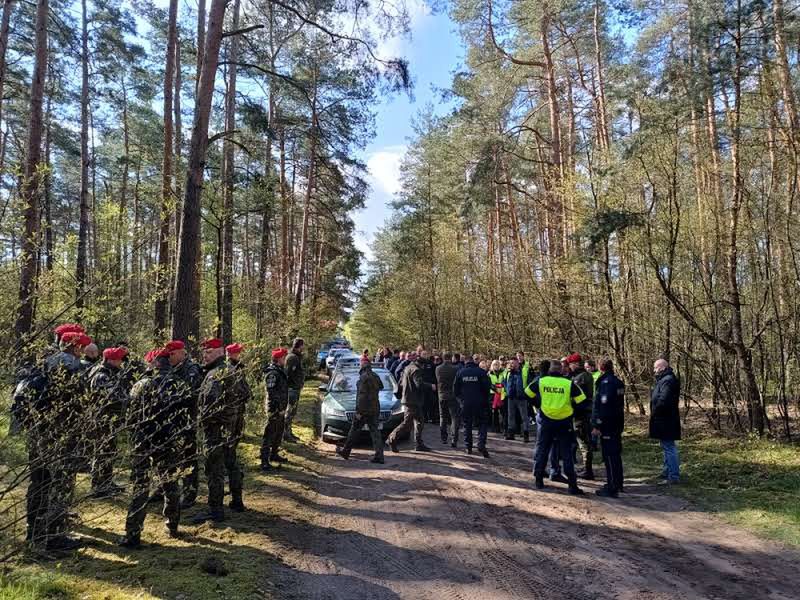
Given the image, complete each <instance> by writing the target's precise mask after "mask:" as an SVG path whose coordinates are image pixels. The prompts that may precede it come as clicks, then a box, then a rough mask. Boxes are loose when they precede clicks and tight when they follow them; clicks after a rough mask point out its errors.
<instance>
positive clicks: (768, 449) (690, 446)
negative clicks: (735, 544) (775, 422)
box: [624, 421, 800, 547]
mask: <svg viewBox="0 0 800 600" xmlns="http://www.w3.org/2000/svg"><path fill="white" fill-rule="evenodd" d="M684 437H685V438H686V439H684V440H683V441H681V442H679V449H680V454H681V478H682V479H683V484H682V485H680V486H675V487H671V488H669V489H668V492H669V493H671V494H675V495H677V496H680V497H683V498H686V499H688V500H691V501H692V502H694V503H695V504H696V505H697V506H698V507H699V508H701V509H703V510H706V511H709V512H712V513H715V514H717V515H718V516H720V517H721V518H722V519H723V520H725V521H727V522H729V523H731V524H733V525H736V526H739V527H742V528H745V529H748V530H750V531H752V532H754V533H756V534H758V535H760V536H762V537H765V538H768V539H772V540H777V541H780V542H783V543H786V544H789V545H791V546H795V547H800V503H798V500H797V499H798V496H800V451H798V450H799V449H798V447H797V446H795V445H792V444H785V443H778V442H775V441H772V440H766V439H758V438H745V439H738V438H737V439H732V438H727V437H723V436H720V435H710V434H708V433H703V432H698V431H689V432H688V434H687V435H685V436H684ZM624 460H625V468H626V474H625V475H626V478H631V479H643V478H648V477H653V476H654V475H658V474H659V473H660V471H661V463H662V454H661V449H660V447H659V445H658V442H657V441H656V440H649V439H647V437H646V431H645V423H643V422H642V421H634V422H633V423H632V426H631V427H630V431H629V433H628V434H627V435H626V438H625V454H624Z"/></svg>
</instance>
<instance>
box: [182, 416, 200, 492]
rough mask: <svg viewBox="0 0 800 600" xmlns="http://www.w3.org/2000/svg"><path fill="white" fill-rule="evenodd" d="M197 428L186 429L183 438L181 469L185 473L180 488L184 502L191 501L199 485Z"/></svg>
mask: <svg viewBox="0 0 800 600" xmlns="http://www.w3.org/2000/svg"><path fill="white" fill-rule="evenodd" d="M197 453H198V449H197V429H195V428H194V427H192V428H191V430H189V431H187V432H186V434H185V435H184V439H183V462H182V463H181V469H182V470H184V471H185V472H186V473H187V474H186V475H184V476H183V482H182V486H181V487H182V490H183V500H184V502H185V501H187V500H189V501H192V500H194V499H195V498H196V497H197V488H198V487H199V485H200V474H199V467H198V460H197V457H198V454H197Z"/></svg>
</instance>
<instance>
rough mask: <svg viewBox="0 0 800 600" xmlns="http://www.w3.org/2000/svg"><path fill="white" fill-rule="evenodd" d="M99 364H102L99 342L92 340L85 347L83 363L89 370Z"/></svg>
mask: <svg viewBox="0 0 800 600" xmlns="http://www.w3.org/2000/svg"><path fill="white" fill-rule="evenodd" d="M98 364H100V348H98V347H97V344H95V343H94V342H92V343H91V344H88V345H87V346H86V348H84V349H83V358H81V365H83V368H84V369H85V370H87V371H88V370H89V369H91V368H92V367H94V366H96V365H98Z"/></svg>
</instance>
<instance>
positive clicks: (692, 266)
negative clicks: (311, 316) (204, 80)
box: [350, 0, 800, 438]
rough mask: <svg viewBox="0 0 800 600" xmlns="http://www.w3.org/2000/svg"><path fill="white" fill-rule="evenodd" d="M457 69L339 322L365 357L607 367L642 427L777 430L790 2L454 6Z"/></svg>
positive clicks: (793, 102)
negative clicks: (679, 411) (649, 419)
mask: <svg viewBox="0 0 800 600" xmlns="http://www.w3.org/2000/svg"><path fill="white" fill-rule="evenodd" d="M450 10H451V18H452V19H453V20H454V22H455V23H457V25H458V28H459V33H460V35H461V38H462V42H463V44H464V46H465V48H466V50H465V52H466V55H465V64H464V65H463V68H462V69H460V70H459V71H458V72H456V73H455V74H454V77H453V80H452V85H451V87H450V89H448V90H446V92H445V95H444V98H445V99H446V100H447V101H448V102H450V103H452V105H453V106H454V109H453V110H452V111H450V112H449V113H448V114H441V113H436V112H434V111H430V110H428V111H423V112H422V113H421V114H420V116H419V118H418V120H417V122H416V125H415V126H416V134H415V137H414V139H413V140H412V143H411V145H410V146H409V151H408V153H407V155H406V157H405V160H404V163H403V166H402V191H401V193H400V194H399V195H398V197H397V198H396V199H395V201H394V205H393V211H392V215H391V217H390V218H389V219H388V220H387V222H386V225H385V226H384V227H383V229H382V230H381V232H380V234H379V236H378V237H377V240H376V242H375V248H374V252H375V258H374V260H373V262H372V263H371V264H370V265H369V268H368V273H367V277H366V284H365V286H364V288H363V290H362V291H361V296H360V302H359V304H358V306H357V308H356V310H355V312H354V314H353V318H352V320H351V323H350V329H351V331H352V333H353V336H354V337H355V338H356V339H359V341H360V345H367V346H373V345H376V344H382V343H384V340H394V341H396V342H397V343H398V344H399V345H407V346H410V345H412V344H414V343H415V340H423V341H424V342H425V343H427V344H429V345H431V346H433V347H446V348H453V349H461V350H467V351H472V350H473V349H480V350H482V351H483V350H486V351H490V352H494V353H502V352H505V353H513V352H514V351H515V350H517V349H525V350H527V351H528V352H529V353H532V354H533V355H535V356H540V355H541V356H550V355H552V356H563V355H565V354H567V353H568V352H571V351H573V350H574V349H579V350H581V351H583V352H586V353H589V354H591V355H593V356H603V355H608V356H610V357H612V358H613V359H614V360H615V361H616V362H617V364H618V365H620V368H621V372H622V373H623V374H624V378H625V379H626V381H627V382H628V383H629V385H630V386H631V388H630V389H631V391H632V394H631V395H630V396H631V397H630V398H629V402H630V404H631V409H632V410H635V411H639V412H642V414H644V411H645V406H646V405H647V400H648V398H647V393H648V387H647V386H648V385H649V384H650V383H651V382H652V373H651V366H652V364H653V360H655V359H656V358H658V357H660V356H663V357H666V358H668V359H670V360H671V362H672V363H673V364H674V365H676V366H677V367H678V368H679V369H680V371H681V373H682V378H683V389H682V392H683V400H684V412H685V415H688V414H689V413H694V414H696V415H700V416H701V419H702V420H703V421H704V422H705V423H706V424H707V425H709V426H711V427H712V428H714V429H717V430H720V429H725V430H728V431H732V432H742V433H747V432H754V433H756V434H758V435H763V434H765V433H771V434H773V435H775V436H779V437H784V438H790V437H791V436H792V435H793V434H795V433H796V426H794V425H793V420H794V418H795V417H796V416H797V406H798V397H797V394H796V389H797V385H798V382H799V381H800V373H799V372H798V366H799V365H798V359H799V358H800V356H798V344H797V336H798V324H800V322H799V321H798V316H799V314H798V305H797V300H796V296H795V293H796V287H797V283H798V274H800V271H799V270H798V269H799V268H800V267H798V246H797V241H796V237H797V232H798V220H797V208H796V203H797V201H798V197H797V195H798V182H799V181H800V179H799V177H800V173H799V169H800V163H799V162H798V151H799V148H800V146H798V141H800V138H798V121H797V120H798V106H797V77H798V72H797V69H798V58H799V57H800V46H799V45H798V44H799V43H800V37H799V36H798V33H799V31H798V20H797V10H798V5H797V4H796V3H785V2H783V1H782V0H776V1H772V2H763V1H761V0H757V1H753V2H749V1H746V0H736V1H733V2H730V1H721V2H717V1H705V0H699V1H697V0H687V1H685V2H672V1H657V2H632V3H625V2H619V3H618V2H612V3H606V2H599V1H563V2H505V1H500V2H498V1H497V0H488V1H480V2H476V1H473V0H459V1H456V2H453V3H452V5H451V9H450Z"/></svg>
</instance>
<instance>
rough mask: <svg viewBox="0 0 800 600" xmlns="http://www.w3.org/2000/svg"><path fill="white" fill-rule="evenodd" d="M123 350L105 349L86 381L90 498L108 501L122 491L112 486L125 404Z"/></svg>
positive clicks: (126, 392)
mask: <svg viewBox="0 0 800 600" xmlns="http://www.w3.org/2000/svg"><path fill="white" fill-rule="evenodd" d="M127 354H128V351H127V350H126V349H125V348H119V347H115V348H106V349H105V350H103V361H102V362H101V363H100V364H99V365H98V366H97V368H95V369H93V371H92V375H91V378H90V379H89V393H88V394H87V397H88V411H87V417H88V422H89V423H90V425H91V427H92V428H93V431H92V438H93V439H92V440H91V441H92V446H93V447H92V453H91V457H92V467H91V473H92V496H93V497H95V498H108V497H112V496H116V495H117V494H119V493H120V492H121V491H122V490H123V488H121V487H119V486H117V485H116V484H115V483H114V479H113V476H114V457H115V456H116V453H117V432H118V431H119V426H120V422H121V420H122V417H123V410H124V407H125V406H126V405H127V403H128V389H127V386H126V385H125V381H124V378H123V375H124V373H123V370H122V361H123V359H124V358H125V356H126V355H127Z"/></svg>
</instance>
